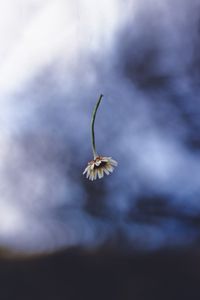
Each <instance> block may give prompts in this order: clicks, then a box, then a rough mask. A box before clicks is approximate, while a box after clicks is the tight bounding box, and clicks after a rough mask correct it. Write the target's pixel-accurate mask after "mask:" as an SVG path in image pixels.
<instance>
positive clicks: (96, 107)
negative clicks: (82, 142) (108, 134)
mask: <svg viewBox="0 0 200 300" xmlns="http://www.w3.org/2000/svg"><path fill="white" fill-rule="evenodd" d="M102 98H103V95H102V94H101V95H100V96H99V99H98V101H97V103H96V105H95V108H94V110H93V113H92V120H91V128H92V151H93V155H94V159H95V158H96V157H97V156H98V154H97V152H96V145H95V134H94V122H95V118H96V113H97V110H98V108H99V104H100V102H101V100H102Z"/></svg>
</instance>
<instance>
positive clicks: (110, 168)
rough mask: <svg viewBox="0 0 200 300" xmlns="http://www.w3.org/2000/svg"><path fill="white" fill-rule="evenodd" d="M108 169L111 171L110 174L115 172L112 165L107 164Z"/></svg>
mask: <svg viewBox="0 0 200 300" xmlns="http://www.w3.org/2000/svg"><path fill="white" fill-rule="evenodd" d="M106 169H107V170H108V171H109V172H111V173H112V172H113V170H114V168H113V167H112V166H111V165H110V164H107V165H106Z"/></svg>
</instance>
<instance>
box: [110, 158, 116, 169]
mask: <svg viewBox="0 0 200 300" xmlns="http://www.w3.org/2000/svg"><path fill="white" fill-rule="evenodd" d="M109 162H110V163H111V165H113V166H115V167H116V166H117V165H118V163H117V161H116V160H114V159H110V161H109Z"/></svg>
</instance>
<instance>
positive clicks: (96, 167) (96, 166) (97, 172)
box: [83, 156, 117, 181]
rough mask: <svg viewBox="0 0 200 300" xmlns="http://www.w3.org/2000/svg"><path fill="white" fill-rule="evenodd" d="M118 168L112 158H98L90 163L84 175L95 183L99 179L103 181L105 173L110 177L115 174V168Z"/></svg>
mask: <svg viewBox="0 0 200 300" xmlns="http://www.w3.org/2000/svg"><path fill="white" fill-rule="evenodd" d="M116 166H117V162H116V161H115V160H114V159H112V157H106V156H97V157H95V158H94V159H93V160H91V161H89V163H88V165H87V167H86V168H85V170H84V172H83V174H86V178H89V180H92V181H93V180H96V179H97V178H98V177H99V179H101V178H102V177H103V176H104V172H105V173H106V175H109V174H110V173H112V172H113V170H114V167H116Z"/></svg>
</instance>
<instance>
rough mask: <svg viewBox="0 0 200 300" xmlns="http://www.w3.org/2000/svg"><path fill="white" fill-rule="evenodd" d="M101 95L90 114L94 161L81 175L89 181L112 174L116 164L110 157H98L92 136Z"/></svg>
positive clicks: (93, 135)
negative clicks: (84, 175)
mask: <svg viewBox="0 0 200 300" xmlns="http://www.w3.org/2000/svg"><path fill="white" fill-rule="evenodd" d="M102 98H103V95H102V94H101V95H100V96H99V99H98V101H97V103H96V105H95V107H94V110H93V113H92V120H91V133H92V152H93V157H94V159H93V160H91V161H89V163H88V165H87V167H86V168H85V170H84V172H83V174H85V173H86V177H87V178H89V180H92V181H93V180H96V179H97V178H98V177H99V179H101V178H102V177H103V176H104V173H106V174H107V175H109V174H110V173H112V172H113V170H114V167H116V166H117V162H116V161H115V160H114V159H112V157H107V156H99V155H98V154H97V152H96V144H95V134H94V123H95V118H96V113H97V110H98V108H99V105H100V103H101V100H102Z"/></svg>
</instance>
